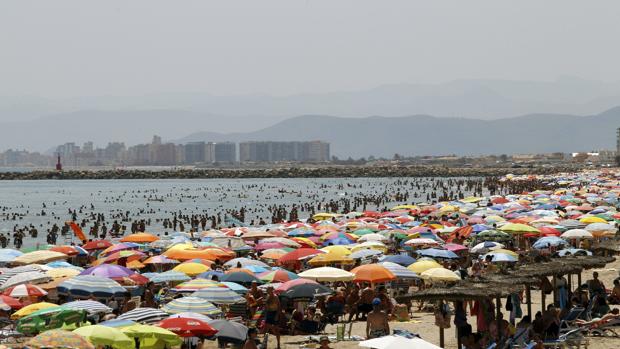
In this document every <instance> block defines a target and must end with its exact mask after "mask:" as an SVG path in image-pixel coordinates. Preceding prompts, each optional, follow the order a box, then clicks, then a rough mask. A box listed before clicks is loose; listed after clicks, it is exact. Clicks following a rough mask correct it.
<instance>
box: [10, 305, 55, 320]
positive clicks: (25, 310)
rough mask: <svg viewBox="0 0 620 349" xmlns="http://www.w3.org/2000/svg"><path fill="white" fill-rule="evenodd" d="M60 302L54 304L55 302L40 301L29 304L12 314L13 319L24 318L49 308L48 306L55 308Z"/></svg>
mask: <svg viewBox="0 0 620 349" xmlns="http://www.w3.org/2000/svg"><path fill="white" fill-rule="evenodd" d="M57 306H58V304H54V303H47V302H39V303H33V304H30V305H27V306H25V307H23V308H21V309H19V310H18V311H16V312H14V313H13V314H12V315H11V319H19V318H22V317H24V316H28V315H30V314H32V313H34V312H37V311H39V310H41V309H47V308H55V307H57Z"/></svg>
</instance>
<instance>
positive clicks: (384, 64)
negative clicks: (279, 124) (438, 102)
mask: <svg viewBox="0 0 620 349" xmlns="http://www.w3.org/2000/svg"><path fill="white" fill-rule="evenodd" d="M619 18H620V1H617V0H609V1H602V0H600V1H583V0H575V1H572V0H553V1H552V0H544V1H541V0H520V1H500V0H489V1H478V0H454V1H441V0H423V1H422V0H420V1H418V0H403V1H398V0H388V1H385V0H376V1H365V0H347V1H339V0H304V1H297V0H281V1H272V0H248V1H241V0H218V1H209V0H196V1H188V0H180V1H174V0H165V1H164V0H144V1H137V0H132V1H127V0H120V1H117V0H105V1H103V0H100V1H84V0H53V1H44V0H40V1H30V0H6V1H2V2H0V95H4V96H16V95H35V96H44V97H70V96H85V95H142V94H149V93H160V92H207V93H212V94H219V95H227V94H246V93H252V94H254V93H257V94H263V93H265V94H294V93H299V92H325V91H335V90H349V89H364V88H369V87H374V86H377V85H382V84H389V83H415V82H441V81H446V80H452V79H458V78H506V79H531V80H552V79H555V78H557V77H558V76H562V75H572V76H579V77H582V78H587V79H598V80H606V81H614V80H620V69H619V67H618V62H620V45H618V37H620V21H619V20H618V19H619Z"/></svg>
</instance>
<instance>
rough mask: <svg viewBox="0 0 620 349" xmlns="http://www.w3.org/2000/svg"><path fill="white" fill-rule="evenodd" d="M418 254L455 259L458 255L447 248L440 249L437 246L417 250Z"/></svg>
mask: <svg viewBox="0 0 620 349" xmlns="http://www.w3.org/2000/svg"><path fill="white" fill-rule="evenodd" d="M417 252H418V254H419V255H420V256H425V257H431V258H446V259H456V258H459V256H458V255H457V254H456V253H454V252H452V251H448V250H440V249H438V248H427V249H424V250H418V251H417Z"/></svg>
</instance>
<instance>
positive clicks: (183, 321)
mask: <svg viewBox="0 0 620 349" xmlns="http://www.w3.org/2000/svg"><path fill="white" fill-rule="evenodd" d="M157 326H159V327H161V328H165V329H167V330H169V331H171V332H174V333H176V334H177V335H179V336H181V337H197V336H206V337H210V336H213V335H215V334H216V333H217V330H216V329H214V328H213V327H211V325H209V324H208V323H207V322H204V321H201V320H198V319H192V318H168V319H165V320H162V321H160V322H159V323H158V324H157Z"/></svg>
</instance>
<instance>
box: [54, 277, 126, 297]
mask: <svg viewBox="0 0 620 349" xmlns="http://www.w3.org/2000/svg"><path fill="white" fill-rule="evenodd" d="M57 290H58V294H60V295H63V296H67V295H70V296H73V297H77V298H88V297H91V296H93V297H96V298H111V297H114V298H122V297H124V296H125V295H126V294H127V290H126V289H125V288H124V287H123V286H121V285H120V284H119V283H118V282H116V281H114V280H112V279H108V278H103V277H98V276H92V275H78V276H74V277H73V278H71V279H68V280H65V281H63V282H62V283H61V284H60V285H58V288H57Z"/></svg>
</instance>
